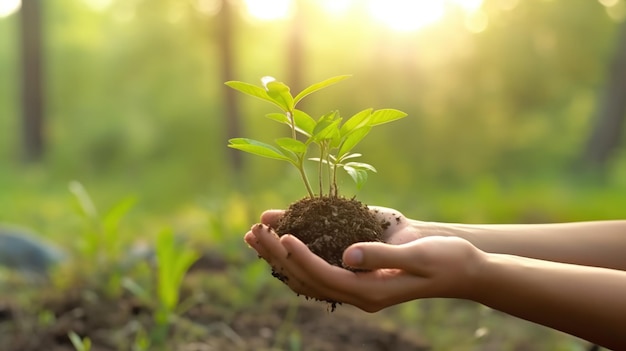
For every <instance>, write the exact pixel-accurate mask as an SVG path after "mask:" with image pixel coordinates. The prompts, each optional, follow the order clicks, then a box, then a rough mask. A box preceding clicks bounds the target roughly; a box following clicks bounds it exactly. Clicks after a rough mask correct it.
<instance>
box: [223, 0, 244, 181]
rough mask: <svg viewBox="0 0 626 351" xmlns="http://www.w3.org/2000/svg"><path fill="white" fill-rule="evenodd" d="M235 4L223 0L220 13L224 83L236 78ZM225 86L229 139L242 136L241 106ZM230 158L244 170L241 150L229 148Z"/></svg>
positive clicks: (235, 167)
mask: <svg viewBox="0 0 626 351" xmlns="http://www.w3.org/2000/svg"><path fill="white" fill-rule="evenodd" d="M233 16H234V14H233V6H232V5H231V4H230V1H229V0H222V10H221V12H220V14H219V15H218V22H219V23H218V34H217V36H218V38H217V42H218V45H219V54H220V61H221V68H222V71H221V73H222V75H221V80H222V83H223V82H226V81H229V80H234V79H235V53H234V49H233V37H234V35H233V27H234V26H233ZM222 86H223V88H222V89H223V91H224V116H225V118H226V136H227V138H228V139H230V138H237V137H241V122H240V120H239V107H238V105H237V96H236V92H235V90H233V89H230V88H228V87H227V86H225V85H222ZM228 160H229V162H230V165H231V167H232V169H233V170H234V171H235V172H236V173H238V172H239V171H241V170H242V164H243V163H242V157H241V152H240V151H238V150H234V149H229V150H228Z"/></svg>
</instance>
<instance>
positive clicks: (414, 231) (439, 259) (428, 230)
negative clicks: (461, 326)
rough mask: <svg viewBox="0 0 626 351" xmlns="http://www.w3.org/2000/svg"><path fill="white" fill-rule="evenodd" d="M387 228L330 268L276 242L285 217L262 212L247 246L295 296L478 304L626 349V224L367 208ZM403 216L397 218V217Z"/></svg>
mask: <svg viewBox="0 0 626 351" xmlns="http://www.w3.org/2000/svg"><path fill="white" fill-rule="evenodd" d="M370 208H371V209H372V211H374V213H375V214H376V216H377V217H378V218H379V219H380V220H383V219H385V220H387V221H389V222H390V223H391V225H390V226H389V227H388V228H387V229H386V230H385V232H384V240H385V242H384V243H357V244H354V245H352V246H350V247H349V248H347V249H346V251H345V252H344V255H343V260H344V263H345V264H347V265H349V266H351V267H354V268H362V269H368V270H370V271H368V272H356V273H355V272H352V271H349V270H346V269H343V268H340V267H336V266H332V265H329V264H328V263H327V262H326V261H324V260H323V259H321V258H320V257H318V256H316V255H315V254H313V253H312V252H311V251H310V250H309V249H308V248H307V247H306V245H304V244H303V243H302V242H301V241H300V240H298V239H297V238H296V237H294V236H292V235H284V236H282V237H280V238H279V237H278V236H277V235H276V234H275V233H274V232H273V231H272V230H271V229H270V228H271V227H275V226H276V223H277V221H278V219H279V218H280V217H281V216H282V215H283V213H284V212H283V211H280V210H272V211H266V212H264V213H263V215H262V216H261V223H259V224H256V225H254V226H253V227H252V228H251V230H250V231H249V232H248V233H246V235H245V237H244V240H245V241H246V243H248V245H250V246H251V247H252V248H253V249H255V250H256V251H257V253H258V254H259V255H260V256H261V257H262V258H263V259H265V260H266V261H267V262H268V263H269V264H270V265H271V266H272V267H273V268H274V269H275V270H276V271H278V272H280V273H281V274H282V275H284V276H285V277H286V281H285V283H286V284H287V285H288V286H289V287H290V288H291V289H292V290H293V291H295V292H296V293H298V294H302V295H306V296H310V297H314V298H318V299H322V300H334V301H338V302H343V303H347V304H351V305H354V306H356V307H358V308H360V309H362V310H364V311H367V312H376V311H379V310H381V309H383V308H386V307H389V306H392V305H396V304H399V303H402V302H406V301H410V300H414V299H421V298H432V297H444V298H446V297H449V298H461V299H467V300H472V301H475V302H478V303H481V304H483V305H486V306H489V307H491V308H494V309H497V310H499V311H502V312H505V313H508V314H511V315H514V316H517V317H519V318H523V319H526V320H529V321H532V322H535V323H539V324H542V325H545V326H548V327H551V328H554V329H558V330H561V331H563V332H566V333H569V334H571V335H575V336H577V337H580V338H583V339H586V340H588V341H590V342H593V343H596V344H598V345H600V346H603V347H606V348H609V349H626V333H625V332H624V331H625V330H626V221H596V222H578V223H562V224H532V225H523V224H519V225H517V224H514V225H468V224H449V223H432V222H421V221H416V220H410V219H407V218H406V217H404V216H403V215H402V214H401V213H400V212H398V211H396V210H393V209H388V208H383V207H370ZM396 218H399V220H396Z"/></svg>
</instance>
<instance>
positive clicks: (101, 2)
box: [83, 0, 112, 11]
mask: <svg viewBox="0 0 626 351" xmlns="http://www.w3.org/2000/svg"><path fill="white" fill-rule="evenodd" d="M83 1H84V2H85V4H87V6H89V7H90V8H91V9H92V10H94V11H104V10H106V9H107V8H108V7H109V6H111V3H112V0H83Z"/></svg>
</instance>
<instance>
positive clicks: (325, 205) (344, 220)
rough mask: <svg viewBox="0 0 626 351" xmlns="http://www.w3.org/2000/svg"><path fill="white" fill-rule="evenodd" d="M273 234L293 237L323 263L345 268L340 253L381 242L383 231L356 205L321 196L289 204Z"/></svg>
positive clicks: (345, 200) (364, 210)
mask: <svg viewBox="0 0 626 351" xmlns="http://www.w3.org/2000/svg"><path fill="white" fill-rule="evenodd" d="M276 233H277V234H278V235H284V234H293V235H294V236H296V237H297V238H298V239H300V240H301V241H302V242H304V243H305V244H307V246H308V247H309V249H310V250H311V251H312V252H313V253H315V254H316V255H318V256H320V257H321V258H323V259H324V260H326V262H328V263H330V264H332V265H335V266H339V267H344V268H349V267H346V266H345V265H344V264H343V261H342V255H343V251H344V250H345V249H346V248H347V247H348V246H350V245H352V244H354V243H356V242H361V241H382V233H383V227H382V223H379V222H378V221H377V220H376V217H374V215H373V214H372V213H371V212H370V211H369V209H368V208H367V206H365V205H364V204H362V203H361V202H360V201H358V200H356V199H354V198H353V199H345V198H342V197H332V196H330V197H329V196H323V197H314V198H304V199H302V200H300V201H297V202H295V203H293V204H291V205H290V206H289V208H288V209H287V211H286V212H285V215H284V216H283V217H282V218H281V220H280V221H279V224H278V227H277V228H276Z"/></svg>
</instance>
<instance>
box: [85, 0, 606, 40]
mask: <svg viewBox="0 0 626 351" xmlns="http://www.w3.org/2000/svg"><path fill="white" fill-rule="evenodd" d="M91 1H98V0H91ZM99 1H103V0H99ZM510 1H512V0H510ZM603 1H609V0H603ZM244 3H245V6H246V10H247V12H248V14H249V15H250V16H251V17H252V18H255V19H258V20H263V21H271V20H278V19H284V18H287V17H289V15H290V14H291V11H292V10H293V8H292V7H293V0H245V1H244ZM360 3H362V4H363V5H364V6H365V7H366V9H367V11H368V13H369V15H370V16H371V17H372V18H374V20H375V21H377V22H379V23H382V24H383V25H385V26H387V27H389V28H391V29H393V30H396V31H399V32H413V31H417V30H420V29H422V28H424V27H427V26H429V25H431V24H434V23H436V22H439V21H440V20H442V18H443V17H444V16H445V14H446V10H447V9H448V8H450V7H457V8H460V9H461V10H462V11H463V12H465V13H466V14H467V15H468V16H471V18H470V19H469V20H468V21H469V23H470V25H468V27H469V28H470V30H472V31H473V32H480V31H482V30H484V28H485V27H486V17H485V14H484V13H480V9H481V7H482V5H483V0H365V1H363V0H320V1H319V2H318V5H319V6H320V7H321V8H322V9H323V10H324V11H325V12H326V13H327V14H329V15H331V16H340V15H345V14H347V13H349V12H350V11H351V8H352V7H353V5H357V4H360Z"/></svg>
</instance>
